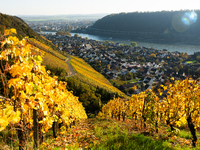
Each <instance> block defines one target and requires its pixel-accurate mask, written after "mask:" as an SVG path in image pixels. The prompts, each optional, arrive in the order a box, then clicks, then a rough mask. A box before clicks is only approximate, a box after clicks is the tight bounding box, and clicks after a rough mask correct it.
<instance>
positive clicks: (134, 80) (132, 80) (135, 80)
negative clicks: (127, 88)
mask: <svg viewBox="0 0 200 150" xmlns="http://www.w3.org/2000/svg"><path fill="white" fill-rule="evenodd" d="M140 79H141V78H138V79H131V80H128V81H127V82H129V83H132V82H138V81H139V80H140Z"/></svg>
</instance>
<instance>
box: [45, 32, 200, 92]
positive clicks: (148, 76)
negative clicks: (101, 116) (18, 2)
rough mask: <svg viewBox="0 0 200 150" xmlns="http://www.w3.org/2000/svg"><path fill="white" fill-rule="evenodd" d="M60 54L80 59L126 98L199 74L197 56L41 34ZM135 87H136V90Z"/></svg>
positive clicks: (199, 58)
mask: <svg viewBox="0 0 200 150" xmlns="http://www.w3.org/2000/svg"><path fill="white" fill-rule="evenodd" d="M43 36H44V37H45V38H47V39H48V40H50V41H52V42H53V43H54V44H55V45H57V47H58V48H59V49H60V50H61V51H65V52H67V53H68V54H70V55H75V56H79V57H81V58H83V59H84V60H85V61H86V62H88V63H89V64H90V65H91V66H92V67H93V68H94V69H95V70H97V71H98V72H100V73H101V74H103V75H104V76H105V77H106V78H107V79H109V81H110V82H111V83H112V84H113V85H114V86H115V87H117V88H118V89H120V90H121V91H123V92H124V93H125V94H127V95H131V94H137V93H140V92H141V91H145V90H146V89H152V88H153V89H154V90H155V89H158V88H160V85H161V84H166V83H167V82H168V81H170V80H171V78H174V79H175V80H180V79H185V78H186V77H187V76H190V77H193V78H197V77H198V74H199V73H200V64H199V62H200V53H198V52H197V53H195V54H192V55H188V54H187V53H184V52H182V53H181V52H177V51H176V52H169V51H168V50H166V49H162V50H158V49H154V48H153V47H151V48H150V47H148V48H147V47H142V46H137V43H135V42H132V43H133V45H132V46H131V45H126V44H119V43H113V42H109V41H96V40H91V39H88V38H87V37H86V38H82V37H80V36H79V35H78V34H75V35H74V36H72V37H70V36H62V35H50V34H45V35H43ZM135 87H136V88H135Z"/></svg>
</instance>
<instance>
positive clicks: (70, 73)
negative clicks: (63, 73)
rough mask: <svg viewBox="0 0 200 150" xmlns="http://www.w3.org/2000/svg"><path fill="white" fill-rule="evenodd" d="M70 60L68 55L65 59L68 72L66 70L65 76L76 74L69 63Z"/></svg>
mask: <svg viewBox="0 0 200 150" xmlns="http://www.w3.org/2000/svg"><path fill="white" fill-rule="evenodd" d="M70 60H71V57H69V56H68V59H67V61H66V63H67V65H68V67H69V72H68V76H67V77H71V76H74V75H75V74H76V72H75V71H74V69H73V67H72V66H71V64H70V63H69V61H70Z"/></svg>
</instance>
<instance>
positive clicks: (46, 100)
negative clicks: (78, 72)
mask: <svg viewBox="0 0 200 150" xmlns="http://www.w3.org/2000/svg"><path fill="white" fill-rule="evenodd" d="M14 34H16V30H15V29H10V30H5V33H4V35H2V36H1V37H0V46H1V47H0V50H1V52H0V64H1V67H0V75H1V80H2V83H3V86H4V97H1V98H0V131H2V130H4V129H5V128H6V126H8V125H9V126H12V127H14V128H16V130H17V132H18V138H19V140H22V141H20V142H19V146H20V149H23V146H24V145H23V144H24V143H25V141H23V140H25V138H24V137H23V136H24V134H26V131H28V130H31V131H34V135H35V132H36V133H37V134H40V135H41V134H44V133H45V132H47V131H48V130H49V129H50V128H52V125H53V124H54V123H56V122H57V123H59V124H62V126H69V125H70V124H71V123H72V122H74V121H77V120H79V119H85V118H87V115H86V113H85V110H84V108H83V106H82V104H81V103H80V102H79V101H78V97H75V96H74V95H73V94H72V93H71V92H69V91H68V90H67V89H66V84H67V83H64V82H60V81H58V80H57V77H51V76H50V71H46V69H45V66H42V65H41V63H42V60H43V59H42V56H43V55H42V53H41V51H40V50H39V49H36V48H35V47H34V46H32V45H31V44H29V43H28V42H27V38H24V39H23V40H21V41H19V40H18V38H16V37H15V36H12V35H14ZM7 76H11V77H10V78H9V80H8V79H7ZM9 90H11V92H9ZM34 113H35V114H34ZM37 127H38V128H39V129H38V131H37V130H35V128H37ZM36 136H38V135H36ZM34 139H35V138H34ZM36 146H37V145H36Z"/></svg>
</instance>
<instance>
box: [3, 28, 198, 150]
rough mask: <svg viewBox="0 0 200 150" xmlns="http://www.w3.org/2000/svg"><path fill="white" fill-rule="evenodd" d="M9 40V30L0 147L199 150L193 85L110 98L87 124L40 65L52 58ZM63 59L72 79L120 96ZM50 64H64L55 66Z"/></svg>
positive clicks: (75, 102) (76, 61)
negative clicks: (73, 77)
mask: <svg viewBox="0 0 200 150" xmlns="http://www.w3.org/2000/svg"><path fill="white" fill-rule="evenodd" d="M15 35H16V30H15V29H9V30H5V33H4V34H3V35H1V36H0V49H1V53H0V79H1V84H2V87H3V96H0V142H1V144H0V149H17V147H18V149H19V150H25V149H33V148H35V149H38V148H39V149H94V150H96V149H108V150H109V149H124V150H126V149H144V150H146V149H158V150H159V149H185V148H186V149H189V148H191V147H193V148H195V147H196V148H197V149H198V148H199V147H200V142H199V141H198V138H199V137H200V133H199V132H198V129H199V128H200V82H199V81H198V80H194V79H191V78H186V79H185V80H182V81H174V79H173V78H171V83H170V82H169V83H168V84H167V85H161V86H160V89H158V90H157V92H156V93H155V91H154V90H147V91H145V92H141V93H139V94H136V95H132V96H131V97H125V96H124V97H125V98H114V99H112V100H110V101H109V102H108V103H107V104H105V105H103V106H102V108H101V111H100V112H99V113H98V116H97V117H96V118H92V119H91V118H90V119H88V118H87V115H86V112H85V108H84V107H83V105H82V103H80V102H79V98H78V97H76V96H74V95H73V94H72V92H69V91H68V90H67V89H66V86H67V83H65V82H62V81H58V79H57V77H55V76H53V77H52V76H51V73H50V71H46V69H45V66H43V65H42V62H43V61H44V62H43V63H45V64H47V62H48V61H49V62H54V63H55V67H57V66H56V65H59V66H60V64H56V62H57V59H58V60H60V59H59V58H57V57H54V56H53V55H51V54H49V53H47V54H46V55H45V54H44V51H43V50H40V49H38V48H36V46H35V45H31V44H30V43H29V42H28V41H29V39H28V38H24V39H22V40H21V41H20V40H19V39H18V38H17V37H15ZM45 57H46V58H48V59H47V60H45V59H46V58H45ZM49 58H51V59H52V60H50V59H49ZM71 58H72V59H71V64H72V66H73V67H74V69H75V71H76V72H77V74H76V75H75V76H78V77H77V80H81V81H82V82H86V81H87V82H89V83H90V84H91V85H93V86H99V87H102V88H106V89H107V90H109V91H112V92H117V93H120V94H121V95H124V94H123V93H122V92H120V91H119V90H118V89H116V88H114V87H113V86H112V85H111V83H110V82H109V81H108V80H106V79H105V78H104V77H103V76H102V75H101V74H99V73H98V72H96V71H95V70H94V69H92V67H91V66H90V65H88V64H87V63H85V62H84V61H83V60H82V59H80V58H77V57H74V56H71ZM45 61H46V62H45ZM58 63H61V64H62V63H64V64H66V63H65V62H64V61H63V60H60V61H58ZM63 68H67V67H65V66H63ZM88 89H89V88H88ZM134 89H136V87H134ZM85 93H86V91H85ZM83 98H84V96H83ZM98 102H99V101H98Z"/></svg>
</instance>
